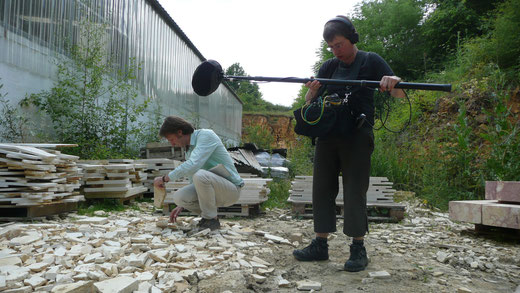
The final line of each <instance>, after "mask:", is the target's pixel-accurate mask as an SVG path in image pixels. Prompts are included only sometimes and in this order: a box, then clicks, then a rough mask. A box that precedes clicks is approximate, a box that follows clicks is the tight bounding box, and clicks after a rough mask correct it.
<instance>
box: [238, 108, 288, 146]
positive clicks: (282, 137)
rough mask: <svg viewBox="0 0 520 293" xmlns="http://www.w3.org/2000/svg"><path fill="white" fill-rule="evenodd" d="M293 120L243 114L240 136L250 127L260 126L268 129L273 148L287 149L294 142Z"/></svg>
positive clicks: (274, 116)
mask: <svg viewBox="0 0 520 293" xmlns="http://www.w3.org/2000/svg"><path fill="white" fill-rule="evenodd" d="M293 120H294V118H293V117H292V116H284V115H267V114H243V115H242V136H244V135H245V134H246V133H247V129H248V127H250V126H261V127H262V128H264V129H268V130H269V131H270V133H271V134H272V135H273V137H274V142H273V145H272V146H271V147H273V148H289V146H290V145H291V143H292V142H294V140H295V133H294V126H293Z"/></svg>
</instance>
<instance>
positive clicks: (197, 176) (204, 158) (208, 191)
mask: <svg viewBox="0 0 520 293" xmlns="http://www.w3.org/2000/svg"><path fill="white" fill-rule="evenodd" d="M159 135H160V136H161V137H165V138H166V139H167V140H168V141H169V142H170V144H171V145H172V146H177V147H186V161H185V162H184V163H182V164H181V165H180V166H178V167H177V168H175V170H173V171H171V172H170V173H169V174H168V175H165V176H163V177H156V178H155V180H154V185H155V186H156V187H159V188H164V184H165V183H166V182H169V181H175V180H177V179H179V178H181V177H188V178H189V179H190V184H189V185H187V186H185V187H183V188H181V189H179V190H178V191H176V192H175V193H174V195H173V202H174V203H175V204H176V205H177V207H176V208H175V209H173V211H172V212H171V214H170V221H171V222H175V221H176V219H177V216H178V215H179V214H180V212H181V211H182V210H183V209H187V210H189V211H191V212H194V213H196V214H199V215H200V216H201V217H202V220H201V221H200V222H199V224H198V227H199V228H200V229H206V228H209V229H211V230H216V229H219V228H220V222H219V220H218V218H217V209H218V207H226V206H231V205H233V204H235V203H236V202H237V201H238V198H239V197H240V190H241V188H242V186H244V180H242V178H240V176H239V175H238V171H237V169H236V168H235V165H234V164H233V160H232V159H231V156H230V155H229V153H228V151H227V150H226V148H225V147H224V144H223V143H222V141H221V140H220V138H219V137H218V136H217V135H216V134H215V132H213V130H211V129H197V130H195V129H194V127H193V126H192V125H191V124H190V123H189V122H187V121H186V120H184V119H182V118H180V117H175V116H169V117H166V119H165V120H164V122H163V124H162V126H161V129H160V131H159Z"/></svg>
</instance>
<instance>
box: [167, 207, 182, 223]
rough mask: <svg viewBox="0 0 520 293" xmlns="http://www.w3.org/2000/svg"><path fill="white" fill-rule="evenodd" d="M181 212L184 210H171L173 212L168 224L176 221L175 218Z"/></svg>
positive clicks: (180, 208) (179, 208)
mask: <svg viewBox="0 0 520 293" xmlns="http://www.w3.org/2000/svg"><path fill="white" fill-rule="evenodd" d="M182 210H184V208H183V207H176V208H174V209H173V211H172V212H171V214H170V222H171V223H175V221H177V217H178V216H179V214H180V213H181V212H182Z"/></svg>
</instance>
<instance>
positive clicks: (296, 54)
mask: <svg viewBox="0 0 520 293" xmlns="http://www.w3.org/2000/svg"><path fill="white" fill-rule="evenodd" d="M159 2H160V3H161V5H162V6H163V7H164V9H166V11H167V12H168V13H169V14H170V16H171V17H172V18H173V20H174V21H175V22H176V23H177V24H178V25H179V26H180V27H181V29H182V30H183V31H184V33H185V34H186V35H187V36H188V38H189V39H190V40H191V41H192V42H193V44H194V45H195V47H197V49H199V51H200V52H201V53H202V55H204V57H206V58H207V59H214V60H217V61H218V62H219V63H220V64H221V65H222V67H223V68H224V69H225V68H227V67H229V66H230V65H232V64H233V63H235V62H239V63H240V65H241V66H242V68H244V70H245V72H246V73H247V74H248V75H250V76H269V77H300V78H305V77H310V76H311V75H312V66H313V64H314V63H315V62H316V61H317V57H316V50H317V49H318V48H319V45H320V42H321V40H322V31H323V25H324V24H325V22H326V21H327V20H329V19H331V18H333V17H335V16H336V15H338V14H343V15H348V14H349V13H351V12H352V10H353V8H354V6H355V5H356V4H357V3H359V2H360V1H358V0H320V1H308V0H262V1H247V0H241V1H240V0H159ZM259 86H260V90H261V92H262V94H263V98H264V99H265V100H267V101H269V102H271V103H274V104H280V105H285V106H290V105H291V104H292V102H293V101H294V99H295V98H296V96H297V95H298V91H299V89H300V87H301V84H295V83H278V82H273V83H259Z"/></svg>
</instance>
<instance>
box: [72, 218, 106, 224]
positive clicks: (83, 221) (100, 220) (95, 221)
mask: <svg viewBox="0 0 520 293" xmlns="http://www.w3.org/2000/svg"><path fill="white" fill-rule="evenodd" d="M76 223H78V224H95V225H104V224H106V223H108V218H105V217H87V218H83V219H79V220H76Z"/></svg>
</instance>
